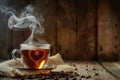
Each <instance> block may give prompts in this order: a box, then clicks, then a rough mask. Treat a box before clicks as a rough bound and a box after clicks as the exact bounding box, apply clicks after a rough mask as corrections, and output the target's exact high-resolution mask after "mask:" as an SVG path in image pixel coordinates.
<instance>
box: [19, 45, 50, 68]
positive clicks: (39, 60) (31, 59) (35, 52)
mask: <svg viewBox="0 0 120 80" xmlns="http://www.w3.org/2000/svg"><path fill="white" fill-rule="evenodd" d="M49 51H50V49H49V45H48V44H41V45H39V46H38V45H37V46H34V45H27V44H22V45H21V52H22V59H23V62H24V64H25V65H26V66H27V67H28V68H31V69H41V68H44V65H45V64H46V62H47V59H48V56H49Z"/></svg>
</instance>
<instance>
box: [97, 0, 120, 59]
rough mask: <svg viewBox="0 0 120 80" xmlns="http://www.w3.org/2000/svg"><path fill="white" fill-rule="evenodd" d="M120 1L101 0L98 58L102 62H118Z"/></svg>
mask: <svg viewBox="0 0 120 80" xmlns="http://www.w3.org/2000/svg"><path fill="white" fill-rule="evenodd" d="M119 4H120V1H117V0H115V1H113V0H100V1H99V7H98V56H99V59H100V60H118V59H119V54H120V51H119V49H120V46H119V40H120V39H119V37H120V34H119V30H120V24H119V23H120V22H119V18H120V16H119V13H120V7H119V6H120V5H119Z"/></svg>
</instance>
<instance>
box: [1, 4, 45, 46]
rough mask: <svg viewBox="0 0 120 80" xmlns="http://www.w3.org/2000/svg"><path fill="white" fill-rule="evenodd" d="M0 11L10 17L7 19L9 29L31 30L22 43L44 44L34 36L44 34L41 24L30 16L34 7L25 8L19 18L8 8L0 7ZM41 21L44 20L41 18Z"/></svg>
mask: <svg viewBox="0 0 120 80" xmlns="http://www.w3.org/2000/svg"><path fill="white" fill-rule="evenodd" d="M0 11H1V12H4V13H6V14H10V17H9V19H8V27H9V29H13V30H16V31H17V30H21V29H25V28H29V29H30V30H31V34H30V36H29V37H28V39H27V40H26V41H25V42H24V43H26V44H33V43H36V42H39V43H46V41H44V40H41V39H40V38H39V37H38V36H36V35H39V34H42V33H43V32H44V28H43V27H42V26H41V23H40V22H39V21H38V20H37V19H36V17H35V16H33V15H32V14H33V13H34V7H33V6H32V5H28V6H27V7H25V9H24V10H23V12H22V13H21V15H20V16H19V17H17V16H16V15H15V10H10V8H7V7H5V6H2V7H0ZM43 20H44V19H43V18H42V17H41V22H42V21H43Z"/></svg>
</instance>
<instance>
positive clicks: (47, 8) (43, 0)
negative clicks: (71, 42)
mask: <svg viewBox="0 0 120 80" xmlns="http://www.w3.org/2000/svg"><path fill="white" fill-rule="evenodd" d="M34 6H35V7H36V13H37V14H38V16H37V18H40V16H43V18H44V20H45V21H44V22H43V24H42V27H43V28H44V29H45V32H44V33H43V34H42V35H41V36H40V37H42V38H43V40H46V41H47V42H48V43H49V44H51V55H54V54H56V44H57V43H56V38H57V37H56V36H57V32H56V27H57V26H56V0H36V1H35V5H34Z"/></svg>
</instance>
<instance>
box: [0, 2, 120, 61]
mask: <svg viewBox="0 0 120 80" xmlns="http://www.w3.org/2000/svg"><path fill="white" fill-rule="evenodd" d="M5 1H6V2H5V5H7V6H11V7H13V8H15V9H16V10H17V12H18V13H17V14H18V15H19V14H20V11H21V10H22V9H23V8H24V7H25V6H27V5H28V4H33V5H34V6H35V11H36V12H35V13H36V14H37V18H40V16H41V15H42V16H43V18H44V19H45V21H44V23H43V24H42V26H43V27H44V28H45V32H44V34H43V35H42V36H40V37H42V38H43V39H45V40H46V41H47V42H48V43H50V44H51V55H54V54H56V53H57V52H59V53H60V54H61V55H62V57H63V58H64V59H66V60H98V59H99V60H110V61H111V60H118V59H119V53H120V50H119V47H120V43H119V40H120V39H119V37H120V34H119V22H120V20H119V17H120V16H119V15H116V14H117V13H119V9H120V8H119V4H117V0H114V1H112V0H110V1H109V0H99V1H98V0H20V1H17V0H9V2H8V0H5ZM113 6H115V7H113ZM112 10H114V11H112ZM115 12H116V13H115ZM0 15H2V14H0ZM0 23H1V24H0V27H1V28H3V29H4V30H7V31H8V33H9V35H8V34H7V33H6V32H3V31H2V30H1V29H0V35H1V36H2V38H1V39H0V43H1V45H0V47H1V49H0V52H1V54H0V55H1V56H2V57H0V58H7V56H6V55H8V53H9V52H10V51H11V50H12V49H13V48H19V45H20V44H21V43H22V42H24V41H25V40H26V39H27V38H28V36H29V34H30V31H29V30H28V29H26V30H23V31H19V32H17V31H11V30H8V28H6V27H7V25H5V26H6V27H3V25H2V20H1V21H0ZM106 32H107V33H109V32H110V33H109V34H106ZM3 34H4V35H5V36H6V38H9V39H10V40H8V39H6V38H5V37H4V36H3ZM20 37H22V38H20ZM3 39H4V40H3ZM3 42H4V43H3ZM4 44H5V46H6V48H4V46H3V45H4Z"/></svg>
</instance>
